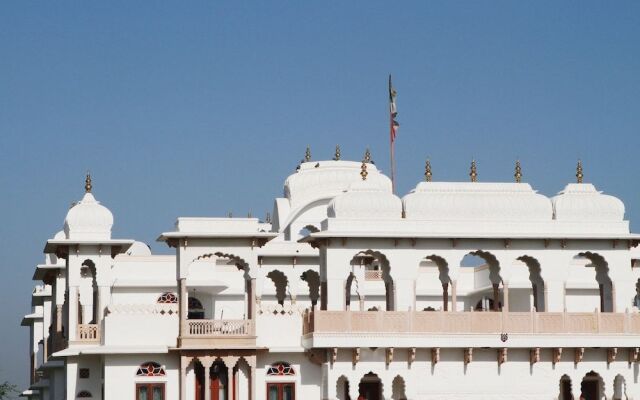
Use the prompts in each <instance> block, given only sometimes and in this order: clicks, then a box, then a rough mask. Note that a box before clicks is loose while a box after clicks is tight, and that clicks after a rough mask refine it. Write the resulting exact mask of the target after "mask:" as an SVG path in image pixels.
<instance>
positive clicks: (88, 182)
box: [84, 172, 93, 193]
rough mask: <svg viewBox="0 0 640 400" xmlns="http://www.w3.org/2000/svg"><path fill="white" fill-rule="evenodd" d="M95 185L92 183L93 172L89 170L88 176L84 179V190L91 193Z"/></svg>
mask: <svg viewBox="0 0 640 400" xmlns="http://www.w3.org/2000/svg"><path fill="white" fill-rule="evenodd" d="M92 188H93V185H92V184H91V174H90V173H89V172H87V177H86V178H85V179H84V192H85V193H91V189H92Z"/></svg>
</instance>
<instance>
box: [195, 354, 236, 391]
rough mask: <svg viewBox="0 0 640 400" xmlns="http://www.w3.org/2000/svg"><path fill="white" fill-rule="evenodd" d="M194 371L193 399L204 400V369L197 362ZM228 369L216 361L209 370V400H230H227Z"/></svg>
mask: <svg viewBox="0 0 640 400" xmlns="http://www.w3.org/2000/svg"><path fill="white" fill-rule="evenodd" d="M194 371H195V376H196V380H195V385H196V388H195V394H196V396H195V399H196V400H205V398H206V390H207V382H206V380H205V376H206V368H205V367H204V366H203V365H202V363H201V362H200V361H199V360H198V362H196V363H195V365H194ZM228 377H229V369H228V368H227V366H226V365H225V364H224V362H222V361H221V360H216V361H215V362H214V363H213V364H211V367H210V368H209V377H208V380H209V382H208V384H209V393H210V397H209V398H210V399H211V400H230V399H229V384H228V383H229V382H228V379H229V378H228Z"/></svg>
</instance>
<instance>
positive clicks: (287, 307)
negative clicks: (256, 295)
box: [256, 298, 308, 316]
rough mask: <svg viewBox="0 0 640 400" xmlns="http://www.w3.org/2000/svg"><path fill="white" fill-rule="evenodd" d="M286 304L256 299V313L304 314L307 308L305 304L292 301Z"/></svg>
mask: <svg viewBox="0 0 640 400" xmlns="http://www.w3.org/2000/svg"><path fill="white" fill-rule="evenodd" d="M291 301H292V303H287V304H263V303H262V302H261V301H258V299H256V305H257V306H258V307H257V311H258V314H272V315H276V316H277V315H282V316H288V315H294V314H295V315H304V313H305V311H306V310H307V309H308V307H306V306H299V305H297V304H295V303H294V302H293V298H292V300H291Z"/></svg>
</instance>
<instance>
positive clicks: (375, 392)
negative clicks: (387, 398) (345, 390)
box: [358, 372, 382, 400]
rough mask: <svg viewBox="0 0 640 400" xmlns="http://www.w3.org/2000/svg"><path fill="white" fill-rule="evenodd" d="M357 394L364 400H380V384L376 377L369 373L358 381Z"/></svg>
mask: <svg viewBox="0 0 640 400" xmlns="http://www.w3.org/2000/svg"><path fill="white" fill-rule="evenodd" d="M358 394H359V395H360V397H361V398H363V399H364V400H382V382H381V381H380V378H378V375H376V374H374V373H372V372H369V373H368V374H366V375H365V376H363V377H362V379H361V380H360V385H358Z"/></svg>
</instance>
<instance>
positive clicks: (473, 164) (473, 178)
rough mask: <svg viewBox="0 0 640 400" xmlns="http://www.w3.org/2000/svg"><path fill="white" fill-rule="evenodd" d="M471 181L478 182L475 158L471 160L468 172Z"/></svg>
mask: <svg viewBox="0 0 640 400" xmlns="http://www.w3.org/2000/svg"><path fill="white" fill-rule="evenodd" d="M469 177H470V178H471V182H478V167H477V166H476V160H472V161H471V172H469Z"/></svg>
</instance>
